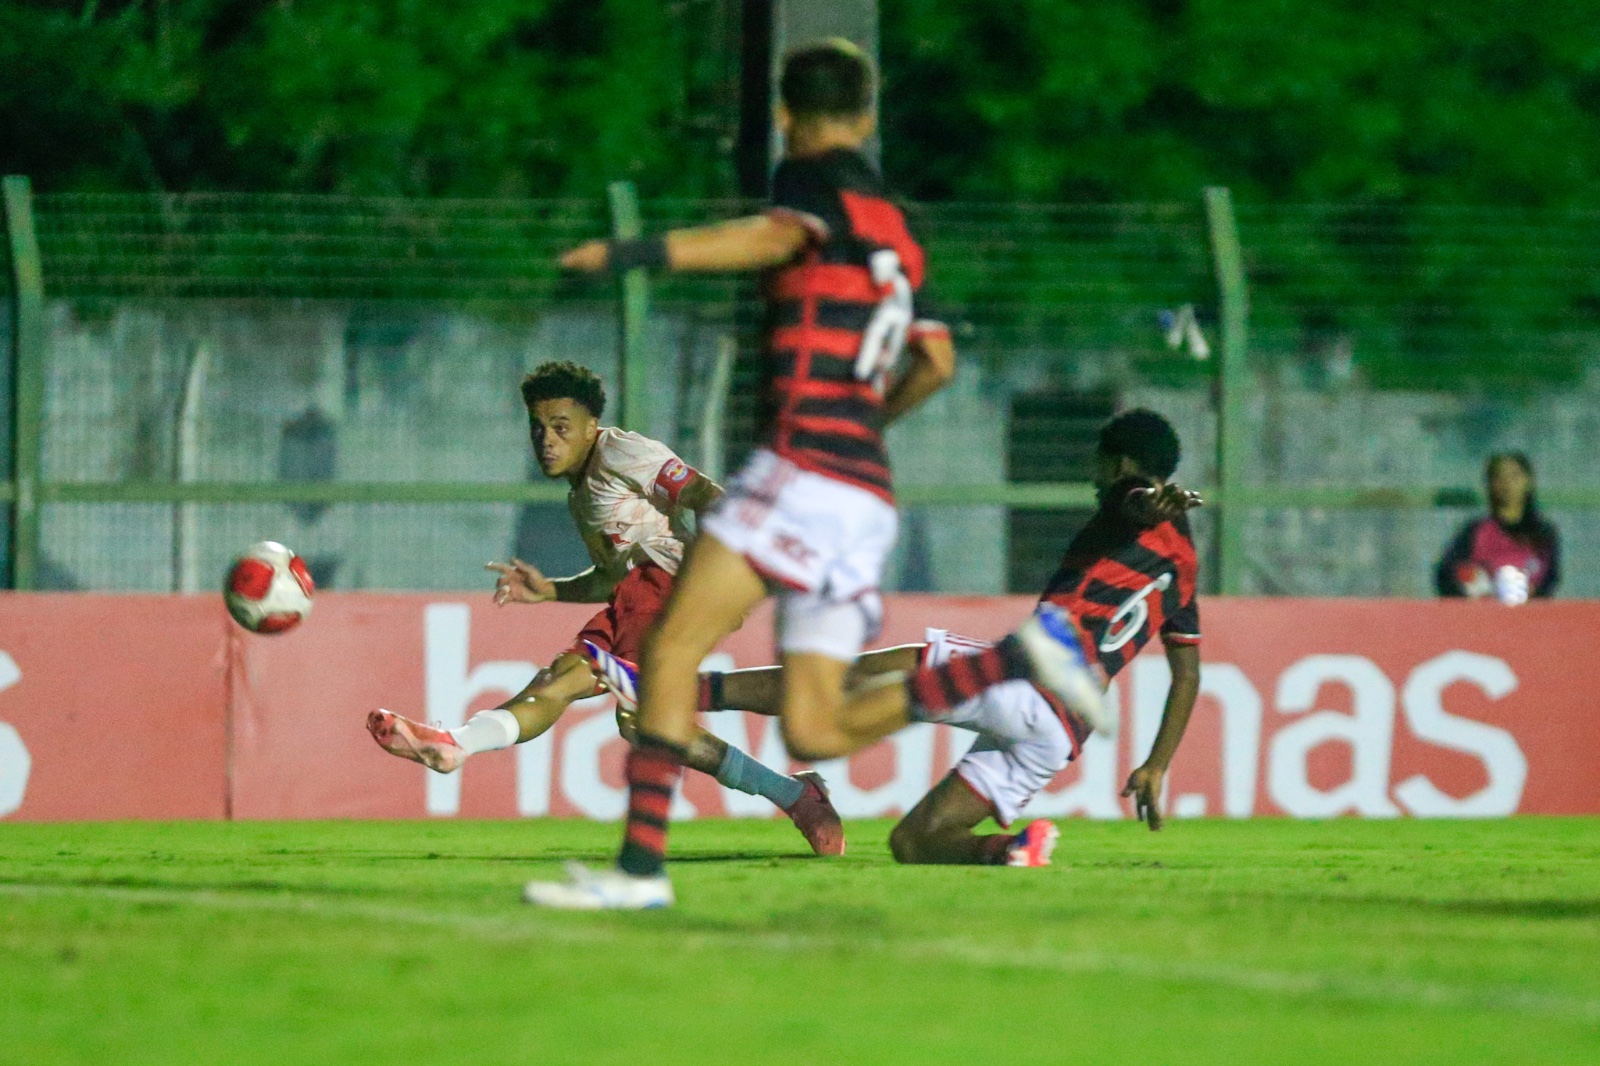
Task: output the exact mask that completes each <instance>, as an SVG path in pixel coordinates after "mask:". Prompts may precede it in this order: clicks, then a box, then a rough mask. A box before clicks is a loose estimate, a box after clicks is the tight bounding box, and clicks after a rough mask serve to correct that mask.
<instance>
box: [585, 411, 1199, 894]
mask: <svg viewBox="0 0 1600 1066" xmlns="http://www.w3.org/2000/svg"><path fill="white" fill-rule="evenodd" d="M1178 448H1179V444H1178V438H1177V434H1176V433H1174V432H1173V430H1172V427H1171V426H1170V425H1169V424H1168V423H1167V421H1166V420H1165V419H1164V418H1162V417H1161V416H1160V415H1158V414H1155V413H1154V412H1152V411H1144V410H1134V411H1128V412H1126V413H1124V414H1121V415H1119V416H1117V417H1116V418H1114V419H1112V420H1111V421H1110V422H1109V423H1107V424H1106V426H1105V427H1104V428H1103V429H1102V430H1101V433H1100V443H1099V449H1098V455H1097V460H1096V470H1095V486H1096V489H1097V490H1098V493H1099V498H1100V506H1099V509H1098V510H1097V511H1096V513H1095V515H1094V517H1093V518H1091V519H1090V521H1089V524H1088V525H1087V526H1086V527H1085V528H1084V529H1083V531H1082V532H1081V533H1079V534H1078V536H1077V537H1076V538H1074V539H1073V541H1072V543H1071V545H1070V546H1069V547H1068V549H1067V553H1066V557H1065V558H1064V559H1063V560H1062V562H1061V566H1060V568H1059V569H1058V570H1057V572H1056V574H1055V576H1054V577H1053V578H1052V579H1051V581H1050V584H1049V585H1048V586H1047V587H1046V589H1045V592H1044V594H1043V596H1042V597H1041V601H1042V602H1048V603H1054V604H1056V605H1058V606H1060V607H1062V608H1064V609H1065V610H1066V611H1067V612H1069V613H1070V615H1071V616H1072V617H1073V618H1074V619H1076V620H1077V624H1078V626H1079V627H1080V628H1081V629H1082V630H1083V634H1084V638H1085V639H1084V642H1083V643H1084V646H1085V647H1086V648H1091V649H1093V652H1094V656H1095V661H1096V666H1097V668H1098V670H1099V671H1101V672H1103V674H1104V677H1105V679H1106V680H1107V681H1109V680H1110V678H1112V677H1114V676H1115V675H1116V674H1117V672H1118V671H1119V670H1121V669H1122V667H1123V666H1125V665H1126V664H1127V663H1128V662H1130V661H1132V659H1133V657H1134V656H1135V655H1137V654H1138V653H1139V650H1140V649H1141V648H1143V647H1144V645H1145V644H1146V643H1147V642H1148V641H1149V640H1150V639H1151V638H1152V637H1153V636H1154V635H1155V634H1157V633H1160V634H1161V638H1162V641H1163V643H1164V644H1165V645H1166V652H1167V662H1168V664H1169V666H1170V668H1171V671H1172V685H1171V688H1170V689H1169V690H1168V693H1167V703H1166V707H1165V710H1164V712H1163V714H1162V718H1161V726H1160V729H1159V730H1158V732H1157V734H1156V739H1155V743H1154V745H1153V746H1152V747H1151V750H1150V754H1149V756H1148V758H1146V759H1145V762H1144V764H1143V765H1142V766H1140V767H1139V768H1138V769H1136V770H1134V771H1133V773H1132V774H1131V775H1130V776H1129V778H1128V782H1127V786H1126V787H1125V788H1124V789H1123V795H1124V796H1131V797H1133V800H1134V804H1135V808H1136V810H1137V812H1138V814H1139V817H1140V818H1142V819H1144V820H1145V821H1146V822H1148V824H1149V826H1150V828H1151V829H1159V828H1161V812H1160V798H1161V786H1162V782H1163V781H1164V779H1165V776H1166V771H1167V767H1168V766H1169V765H1171V763H1172V757H1173V755H1174V754H1175V753H1176V751H1177V749H1178V744H1179V741H1181V740H1182V738H1183V733H1184V729H1185V727H1186V726H1187V725H1188V722H1189V715H1190V713H1191V712H1192V711H1193V709H1194V702H1195V697H1196V695H1197V694H1198V692H1199V684H1200V656H1199V647H1198V645H1199V641H1200V615H1199V608H1198V605H1197V603H1196V600H1195V581H1196V572H1197V560H1196V555H1195V550H1194V542H1193V540H1192V539H1191V537H1190V534H1189V524H1188V520H1187V518H1186V517H1185V512H1186V511H1187V510H1188V509H1189V508H1191V507H1194V506H1197V505H1198V504H1199V502H1200V501H1199V497H1198V496H1196V495H1195V494H1194V493H1191V492H1186V491H1185V490H1183V489H1182V488H1180V487H1179V486H1177V485H1176V484H1173V483H1172V482H1171V481H1170V480H1169V479H1170V478H1171V476H1172V473H1173V471H1174V470H1175V469H1176V467H1177V464H1178ZM990 648H991V645H990V644H988V643H987V642H985V641H977V640H972V639H970V638H967V637H960V636H956V635H955V634H953V633H948V632H946V631H945V630H942V629H929V630H928V635H927V642H926V643H923V644H907V645H902V646H900V647H896V648H884V649H882V650H879V651H872V652H868V653H866V654H865V655H863V656H861V658H859V659H858V660H857V661H856V665H855V667H854V668H853V669H852V671H851V676H850V684H849V687H850V688H852V689H858V688H862V687H866V686H871V685H873V684H882V683H884V681H886V680H888V679H892V678H896V677H905V676H908V675H910V674H912V673H913V672H914V671H917V670H918V669H921V668H925V667H929V666H945V665H947V664H949V663H950V662H951V661H952V660H954V659H958V658H961V657H970V656H974V655H979V654H982V653H984V652H986V651H988V650H990ZM590 654H591V655H592V656H593V657H594V658H595V660H596V662H597V664H599V666H600V667H601V670H602V673H604V674H605V675H606V676H607V677H608V678H609V679H612V680H611V686H612V688H613V690H614V691H615V692H616V693H617V696H618V700H619V702H620V703H622V705H623V706H627V705H628V704H629V703H631V702H632V692H633V673H632V672H630V671H629V670H628V668H627V665H626V664H625V663H621V662H618V661H617V660H616V659H615V657H613V656H609V655H607V654H606V653H604V652H602V651H600V650H598V649H593V648H591V649H590ZM783 683H784V678H783V668H782V667H777V666H773V667H757V668H755V669H749V670H735V671H730V672H728V673H709V674H702V675H701V678H700V709H701V710H702V711H712V710H742V711H753V712H756V713H758V714H777V713H779V710H780V708H781V706H782V700H783ZM940 721H942V722H944V723H945V724H946V725H951V726H955V727H957V728H959V729H965V730H968V731H971V732H973V733H976V734H977V737H978V739H977V741H976V743H974V744H973V745H972V748H971V749H970V750H969V751H968V752H967V754H966V755H965V756H964V757H963V758H962V759H961V761H960V762H959V763H957V764H956V766H955V768H954V769H953V770H951V772H950V774H949V775H948V776H947V777H946V778H945V779H944V780H943V781H942V782H940V783H939V784H938V785H937V786H935V787H934V789H933V790H932V791H931V792H929V793H928V795H926V796H925V797H923V799H922V801H921V802H919V803H918V804H917V805H916V807H915V808H914V809H912V811H911V812H910V813H909V814H907V815H906V817H905V818H904V819H902V820H901V822H900V824H899V825H897V826H895V828H894V831H893V832H892V833H891V834H890V837H889V846H890V848H891V850H892V851H893V852H894V857H895V858H896V859H897V860H898V861H900V862H903V863H965V864H971V865H1001V864H1004V865H1010V866H1044V865H1046V864H1048V863H1049V861H1050V853H1051V850H1052V848H1053V847H1054V845H1055V841H1056V837H1057V835H1058V831H1057V829H1056V827H1055V825H1054V824H1053V823H1051V822H1049V821H1046V820H1044V819H1036V820H1034V821H1032V822H1030V823H1029V824H1028V825H1027V826H1025V827H1024V828H1023V830H1022V831H1021V832H1020V833H1016V834H1009V833H994V834H987V835H982V836H979V835H977V834H975V833H973V829H974V828H975V827H976V826H977V825H978V824H979V823H980V822H982V821H984V820H985V819H986V818H989V817H990V816H993V818H994V819H995V821H997V822H999V823H1000V825H1001V826H1002V827H1006V828H1009V827H1010V825H1011V824H1012V822H1013V821H1015V820H1016V818H1017V816H1018V814H1019V813H1020V812H1021V811H1022V809H1023V808H1024V807H1025V806H1026V805H1027V804H1028V801H1029V800H1031V799H1032V798H1033V797H1034V796H1035V795H1037V794H1038V793H1039V791H1040V790H1041V789H1043V788H1045V787H1046V786H1048V785H1049V784H1050V781H1051V779H1052V778H1054V777H1055V776H1056V774H1057V773H1059V772H1060V771H1061V770H1062V769H1064V768H1065V767H1066V765H1067V763H1068V762H1069V761H1071V760H1072V759H1073V758H1075V757H1076V756H1077V754H1078V752H1079V750H1080V748H1081V746H1082V744H1083V741H1084V740H1085V739H1086V738H1087V736H1088V733H1087V731H1086V730H1085V729H1084V727H1083V723H1082V722H1081V720H1080V719H1079V718H1078V717H1077V716H1076V715H1074V714H1072V713H1070V712H1069V711H1068V710H1067V709H1066V708H1065V707H1064V706H1063V705H1062V703H1061V701H1060V700H1059V699H1057V698H1056V697H1055V696H1054V694H1052V693H1051V692H1050V691H1048V690H1047V689H1042V688H1040V687H1039V686H1037V685H1035V684H1033V683H1032V682H1029V681H1022V680H1018V681H1008V682H1005V683H1003V684H1000V685H995V686H993V687H990V688H988V689H985V690H984V691H983V692H981V693H979V694H978V695H976V696H972V697H969V698H968V699H966V700H965V701H963V702H961V703H960V704H959V705H958V706H957V707H956V708H955V709H954V710H953V711H952V712H951V713H949V714H947V715H945V716H944V717H942V718H941V719H940Z"/></svg>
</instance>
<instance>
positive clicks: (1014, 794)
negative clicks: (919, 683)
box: [922, 629, 1072, 826]
mask: <svg viewBox="0 0 1600 1066" xmlns="http://www.w3.org/2000/svg"><path fill="white" fill-rule="evenodd" d="M927 640H928V647H927V650H926V651H924V652H923V656H922V662H923V665H924V666H939V665H942V664H943V663H946V662H948V661H949V660H950V658H951V657H952V656H954V655H972V654H973V653H975V652H977V651H978V650H979V649H981V648H986V647H988V646H989V645H988V644H987V643H986V642H984V641H979V640H973V639H971V638H969V637H962V636H957V635H956V634H954V633H949V632H946V631H945V630H943V629H929V630H928V633H927ZM940 720H941V721H943V722H945V723H946V724H948V725H953V726H955V727H956V728H958V729H966V730H970V731H971V732H974V733H976V734H978V740H977V743H975V744H973V745H972V748H971V750H969V751H968V752H967V754H966V755H964V756H962V758H961V761H960V762H958V763H957V764H956V766H955V769H954V770H953V771H952V773H955V774H957V775H958V776H959V777H960V778H961V780H962V781H964V782H966V783H967V785H968V786H969V787H970V788H971V789H972V791H974V792H976V793H977V794H978V796H979V797H980V798H982V799H984V800H987V801H988V803H989V805H990V806H991V807H993V808H994V817H995V821H997V822H999V823H1000V824H1001V825H1003V826H1009V825H1010V824H1011V823H1012V822H1014V821H1016V819H1017V815H1018V814H1020V813H1021V812H1022V808H1024V807H1026V806H1027V805H1028V801H1029V800H1031V799H1033V797H1034V796H1036V795H1038V794H1039V792H1040V791H1042V790H1043V789H1044V788H1045V787H1046V786H1048V785H1049V784H1050V782H1051V781H1052V780H1053V779H1054V778H1055V776H1056V774H1058V773H1060V772H1061V771H1062V770H1064V769H1065V768H1066V765H1067V763H1069V762H1071V761H1072V738H1071V737H1070V736H1068V735H1067V727H1066V726H1064V725H1062V724H1061V719H1060V718H1058V717H1056V712H1055V711H1054V709H1052V708H1051V706H1050V704H1049V703H1047V702H1046V701H1045V698H1044V697H1043V696H1041V695H1040V694H1039V690H1038V689H1036V688H1034V687H1033V683H1032V682H1029V681H1006V682H1003V683H1001V684H998V685H994V686H992V687H990V688H987V689H985V690H984V691H983V692H982V693H980V694H979V695H976V696H974V697H972V698H971V699H970V700H967V701H966V702H965V703H962V704H959V705H957V706H956V708H955V709H954V710H953V711H952V712H951V713H950V715H949V716H948V717H946V718H942V719H940Z"/></svg>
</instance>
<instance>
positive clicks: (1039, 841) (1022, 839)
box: [1006, 818, 1061, 866]
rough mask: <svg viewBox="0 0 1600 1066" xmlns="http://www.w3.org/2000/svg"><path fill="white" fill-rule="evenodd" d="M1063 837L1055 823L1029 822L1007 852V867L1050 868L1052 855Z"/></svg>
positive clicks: (1036, 820) (1042, 820)
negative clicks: (1058, 840)
mask: <svg viewBox="0 0 1600 1066" xmlns="http://www.w3.org/2000/svg"><path fill="white" fill-rule="evenodd" d="M1060 835H1061V830H1059V829H1057V828H1056V826H1055V823H1054V822H1049V821H1046V820H1045V819H1043V818H1036V819H1035V820H1033V821H1031V822H1029V823H1028V824H1027V826H1026V827H1025V828H1024V829H1023V830H1022V832H1020V833H1018V834H1017V839H1016V840H1015V841H1014V842H1013V843H1012V845H1011V847H1010V849H1009V850H1007V852H1006V865H1007V866H1049V865H1050V853H1051V852H1052V851H1054V850H1056V838H1057V837H1059V836H1060Z"/></svg>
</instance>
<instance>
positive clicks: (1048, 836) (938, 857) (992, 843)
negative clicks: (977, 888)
mask: <svg viewBox="0 0 1600 1066" xmlns="http://www.w3.org/2000/svg"><path fill="white" fill-rule="evenodd" d="M993 813H994V809H993V807H992V806H991V805H990V803H989V801H988V800H986V799H984V798H983V797H981V796H979V795H978V794H977V793H976V792H975V791H973V789H972V786H971V785H969V784H967V782H966V781H964V780H963V779H962V778H961V777H960V776H959V775H958V774H955V773H952V774H950V775H949V776H947V777H946V778H945V779H944V780H943V781H941V782H939V784H938V785H936V786H934V789H933V791H932V792H929V793H928V794H927V795H926V796H924V797H922V801H921V802H920V803H918V804H917V805H916V806H915V807H913V808H912V809H911V811H910V813H908V814H907V815H906V816H905V817H904V818H902V819H901V820H900V824H898V825H896V826H895V827H894V829H893V830H892V831H891V832H890V834H889V850H890V851H892V852H893V853H894V858H895V861H896V862H901V863H909V864H913V865H921V864H934V863H944V864H960V865H967V866H1048V865H1049V864H1050V853H1051V851H1052V850H1053V849H1054V848H1055V844H1056V838H1057V837H1058V836H1059V835H1060V831H1059V830H1058V829H1056V827H1055V825H1054V824H1053V823H1051V822H1048V821H1046V820H1045V819H1043V818H1039V819H1036V820H1034V821H1032V822H1029V823H1028V824H1027V826H1026V827H1024V828H1023V830H1022V832H1020V833H989V834H985V835H983V836H979V835H977V834H976V833H974V832H973V831H972V830H973V828H974V827H976V826H977V825H978V823H979V822H982V821H983V820H984V819H985V818H988V817H989V816H990V815H992V814H993Z"/></svg>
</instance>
